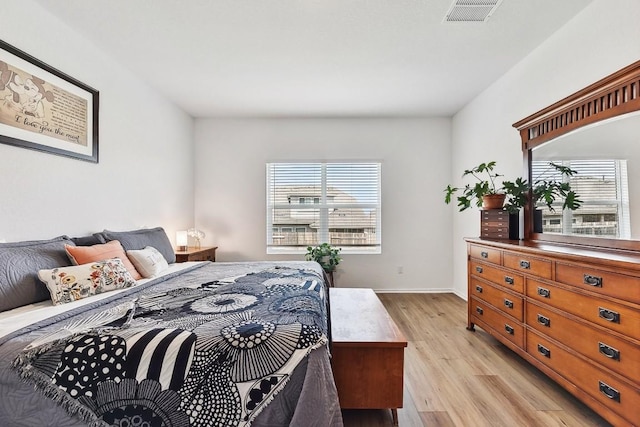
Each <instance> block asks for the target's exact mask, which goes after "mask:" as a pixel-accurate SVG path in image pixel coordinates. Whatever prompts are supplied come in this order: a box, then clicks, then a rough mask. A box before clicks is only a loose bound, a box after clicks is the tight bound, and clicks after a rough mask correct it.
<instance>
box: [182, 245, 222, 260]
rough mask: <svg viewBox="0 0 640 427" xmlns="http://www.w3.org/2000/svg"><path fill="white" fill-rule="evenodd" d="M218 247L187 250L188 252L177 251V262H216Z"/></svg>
mask: <svg viewBox="0 0 640 427" xmlns="http://www.w3.org/2000/svg"><path fill="white" fill-rule="evenodd" d="M216 249H218V247H217V246H209V247H201V248H187V250H186V251H176V262H187V261H213V262H215V260H216Z"/></svg>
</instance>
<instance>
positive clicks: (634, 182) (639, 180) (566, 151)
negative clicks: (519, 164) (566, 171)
mask: <svg viewBox="0 0 640 427" xmlns="http://www.w3.org/2000/svg"><path fill="white" fill-rule="evenodd" d="M550 162H553V163H554V164H561V165H563V166H568V167H570V168H572V169H573V170H575V171H576V174H575V175H574V176H572V177H569V178H566V177H563V176H562V175H561V174H560V173H558V172H557V171H556V170H555V169H554V168H552V167H551V166H550V165H549V163H550ZM531 179H532V182H536V180H539V179H540V180H542V179H547V180H548V179H554V180H557V181H564V182H569V184H570V185H571V189H572V190H574V191H575V192H576V194H577V195H578V198H579V199H580V200H582V204H581V205H580V207H579V208H578V209H576V210H570V209H565V210H562V201H559V202H560V203H554V205H553V207H554V210H553V211H551V210H549V208H547V207H546V206H541V205H543V204H541V203H538V204H537V206H536V210H535V211H534V232H536V233H554V234H563V235H572V236H589V237H602V238H609V239H633V240H640V185H639V184H640V114H638V112H635V113H631V114H626V115H622V116H617V117H614V118H612V119H609V120H605V121H601V122H597V123H595V124H593V125H589V126H586V127H583V128H580V129H578V130H576V131H573V132H570V133H568V134H566V135H562V136H560V137H558V138H555V139H553V140H551V141H549V142H546V143H544V144H542V145H539V146H538V147H536V148H534V149H533V150H532V151H531Z"/></svg>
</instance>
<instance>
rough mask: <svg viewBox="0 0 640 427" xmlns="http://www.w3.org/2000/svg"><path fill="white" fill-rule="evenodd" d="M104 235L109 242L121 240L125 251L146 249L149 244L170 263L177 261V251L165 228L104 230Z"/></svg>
mask: <svg viewBox="0 0 640 427" xmlns="http://www.w3.org/2000/svg"><path fill="white" fill-rule="evenodd" d="M102 236H103V237H104V238H105V239H106V241H107V242H109V241H111V240H119V241H120V243H121V244H122V247H123V248H124V249H125V251H135V250H139V249H144V248H146V247H147V246H153V247H154V248H156V249H157V250H158V251H159V252H160V253H161V254H162V256H163V257H164V259H166V260H167V262H168V263H169V264H172V263H174V262H176V253H175V252H174V251H173V246H172V245H171V242H170V241H169V237H167V233H165V231H164V228H162V227H156V228H143V229H140V230H132V231H109V230H104V231H103V232H102Z"/></svg>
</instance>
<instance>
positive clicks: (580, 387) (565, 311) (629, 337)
mask: <svg viewBox="0 0 640 427" xmlns="http://www.w3.org/2000/svg"><path fill="white" fill-rule="evenodd" d="M466 242H467V253H468V297H469V299H468V328H469V329H470V330H473V329H474V326H476V325H477V326H480V327H481V328H482V329H484V330H485V331H486V332H488V333H489V334H491V335H492V336H494V337H495V338H497V339H498V340H499V341H501V342H502V343H503V344H504V345H506V346H507V347H509V348H510V349H512V350H513V351H515V352H516V353H518V354H519V355H520V356H522V357H523V358H524V359H526V360H527V361H529V362H530V363H532V364H533V365H534V366H536V367H537V368H539V369H540V370H541V371H542V372H544V373H545V374H547V375H548V376H549V377H551V378H552V379H554V380H555V381H557V382H558V383H559V384H560V385H562V386H563V387H564V388H566V389H567V390H568V391H569V392H570V393H572V394H573V395H575V396H576V397H577V398H578V399H580V400H581V401H582V402H584V403H585V404H586V405H588V406H589V407H591V408H592V409H593V410H594V411H596V412H597V413H598V414H600V415H601V416H602V417H603V418H605V419H606V420H608V421H609V422H611V423H612V424H613V425H615V426H625V425H635V426H638V425H640V254H638V253H633V252H623V251H617V252H616V251H611V250H602V251H601V250H597V249H588V248H585V247H580V246H570V245H560V244H552V243H543V242H534V241H520V242H518V241H506V240H502V241H499V240H485V239H466Z"/></svg>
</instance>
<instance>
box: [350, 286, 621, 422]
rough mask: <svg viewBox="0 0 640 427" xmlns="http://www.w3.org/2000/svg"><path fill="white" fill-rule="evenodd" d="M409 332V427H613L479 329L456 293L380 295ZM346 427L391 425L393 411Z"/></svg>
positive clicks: (403, 413)
mask: <svg viewBox="0 0 640 427" xmlns="http://www.w3.org/2000/svg"><path fill="white" fill-rule="evenodd" d="M378 296H379V297H380V300H381V301H382V303H383V304H384V305H385V307H386V308H387V310H388V311H389V314H390V315H391V316H392V317H393V319H394V320H395V322H396V324H397V325H398V327H399V328H400V329H401V330H402V331H403V333H404V334H405V336H406V338H407V340H408V342H409V343H408V347H407V348H406V350H405V373H404V381H405V388H404V408H402V409H400V410H398V419H399V425H400V426H401V427H409V426H430V427H440V426H446V427H449V426H473V427H482V426H492V427H495V426H509V427H519V426H527V427H529V426H541V427H542V426H544V427H551V426H565V427H567V426H568V427H573V426H576V427H590V426H609V424H608V423H607V422H605V421H604V420H603V419H602V418H600V417H599V416H598V415H597V414H596V413H595V412H593V411H592V410H591V409H589V408H588V407H586V406H585V405H583V404H582V403H580V402H579V401H578V400H576V399H575V398H574V397H573V396H571V395H570V394H569V393H568V392H566V391H564V389H562V388H561V387H560V386H558V385H557V384H556V383H554V382H553V381H552V380H550V379H548V378H547V377H546V376H545V375H543V374H542V373H540V371H538V370H537V369H535V368H533V367H532V366H531V365H529V364H528V363H527V362H525V361H524V360H523V359H522V358H520V357H519V356H518V355H516V354H515V353H513V352H512V351H511V350H509V349H508V348H506V347H504V346H503V345H502V344H500V343H499V342H498V341H496V340H495V339H494V338H493V337H491V336H490V335H488V334H487V333H485V332H484V331H483V330H482V329H481V328H479V327H476V332H470V331H467V330H466V326H467V320H466V317H467V303H466V302H465V301H464V300H462V299H460V298H459V297H457V296H455V295H454V294H379V295H378ZM343 417H344V425H345V427H354V426H362V427H365V426H366V427H376V426H390V425H392V421H391V411H389V410H345V411H343Z"/></svg>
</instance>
